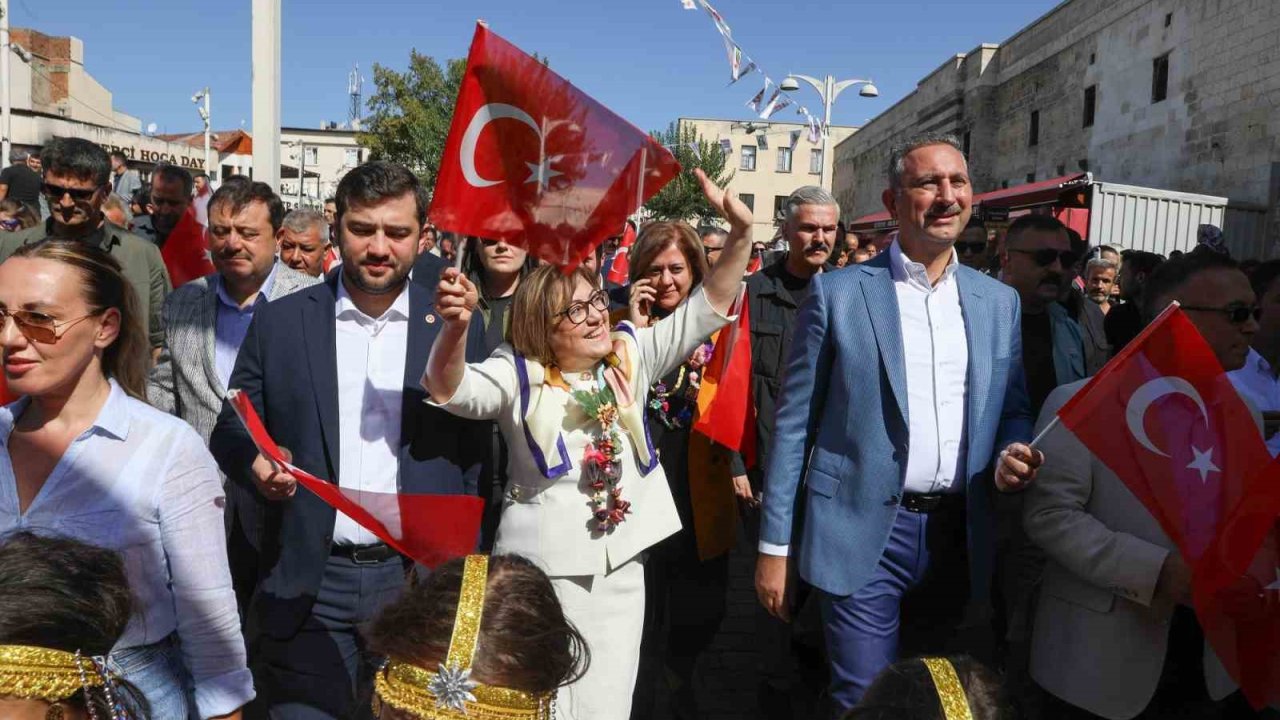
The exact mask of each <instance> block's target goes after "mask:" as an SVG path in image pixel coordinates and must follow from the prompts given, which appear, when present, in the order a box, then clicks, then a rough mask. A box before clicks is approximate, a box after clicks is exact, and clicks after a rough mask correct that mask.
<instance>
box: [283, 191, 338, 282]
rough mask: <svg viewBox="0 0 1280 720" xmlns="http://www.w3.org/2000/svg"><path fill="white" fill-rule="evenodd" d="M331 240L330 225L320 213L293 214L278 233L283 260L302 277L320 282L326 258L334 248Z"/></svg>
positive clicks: (297, 211)
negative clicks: (302, 274) (308, 276)
mask: <svg viewBox="0 0 1280 720" xmlns="http://www.w3.org/2000/svg"><path fill="white" fill-rule="evenodd" d="M329 238H330V236H329V224H328V223H327V222H325V219H324V215H321V214H320V212H319V211H318V210H314V209H312V208H297V209H295V210H290V211H289V214H288V215H285V216H284V225H283V226H281V227H280V229H279V231H277V232H276V244H277V246H278V247H279V248H280V260H281V261H282V262H284V264H286V265H288V266H289V267H291V268H293V269H294V270H297V271H298V272H300V273H306V274H307V275H310V276H312V277H317V278H318V277H320V276H321V275H323V274H324V270H325V256H326V255H328V254H329V249H330V247H332V245H331V243H330V239H329Z"/></svg>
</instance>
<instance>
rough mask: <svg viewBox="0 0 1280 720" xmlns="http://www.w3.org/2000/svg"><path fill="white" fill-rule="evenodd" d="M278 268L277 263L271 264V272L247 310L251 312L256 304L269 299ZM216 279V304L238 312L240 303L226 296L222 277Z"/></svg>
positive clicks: (278, 264)
mask: <svg viewBox="0 0 1280 720" xmlns="http://www.w3.org/2000/svg"><path fill="white" fill-rule="evenodd" d="M279 267H280V263H279V262H274V263H272V264H271V272H269V273H267V279H266V280H263V281H262V287H260V288H258V297H257V299H256V300H254V301H253V304H252V305H251V306H250V308H249V309H251V310H252V309H253V308H255V307H257V306H258V303H260V302H264V301H266V300H268V299H270V297H271V289H272V288H273V287H275V284H276V270H277V269H279ZM216 277H217V280H216V281H215V282H214V292H215V293H217V295H218V302H220V303H222V304H223V305H226V306H227V307H229V308H231V309H233V310H240V303H238V302H236V301H235V299H234V298H232V297H231V296H230V295H228V294H227V289H226V287H225V286H224V284H223V282H222V276H221V275H218V276H216Z"/></svg>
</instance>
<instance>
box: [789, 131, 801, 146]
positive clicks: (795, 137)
mask: <svg viewBox="0 0 1280 720" xmlns="http://www.w3.org/2000/svg"><path fill="white" fill-rule="evenodd" d="M798 142H800V131H799V130H792V131H791V149H792V150H795V149H796V143H798Z"/></svg>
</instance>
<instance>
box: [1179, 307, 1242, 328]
mask: <svg viewBox="0 0 1280 720" xmlns="http://www.w3.org/2000/svg"><path fill="white" fill-rule="evenodd" d="M1182 309H1183V310H1198V311H1200V312H1216V313H1223V314H1225V315H1226V316H1227V320H1229V321H1230V322H1231V324H1232V325H1243V324H1245V323H1247V322H1249V318H1253V319H1254V320H1255V321H1260V320H1262V308H1260V307H1258V306H1257V305H1228V306H1227V307H1204V306H1199V305H1183V306H1182Z"/></svg>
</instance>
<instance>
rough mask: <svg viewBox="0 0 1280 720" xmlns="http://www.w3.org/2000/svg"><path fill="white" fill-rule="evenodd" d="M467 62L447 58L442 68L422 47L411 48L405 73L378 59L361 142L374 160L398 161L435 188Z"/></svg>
mask: <svg viewBox="0 0 1280 720" xmlns="http://www.w3.org/2000/svg"><path fill="white" fill-rule="evenodd" d="M466 67H467V61H466V60H461V59H457V60H447V61H445V65H444V67H441V65H440V63H438V62H436V60H435V58H433V57H430V56H428V55H423V54H421V53H419V52H418V51H417V50H413V51H412V52H410V54H409V67H408V69H407V70H405V71H404V72H403V73H402V72H398V71H396V70H395V69H393V68H389V67H385V66H383V65H378V64H376V63H375V64H374V66H373V83H374V85H375V86H376V88H377V89H376V90H375V91H374V93H373V97H371V98H369V103H368V107H369V115H368V117H367V118H365V130H364V132H361V133H359V134H358V135H357V136H356V138H357V141H358V142H359V143H360V144H361V145H363V146H365V147H367V148H369V151H370V156H371V158H372V159H376V160H391V161H393V162H398V163H400V164H402V165H404V166H405V167H408V168H409V169H410V170H412V171H413V172H414V174H416V175H417V176H418V178H419V179H420V180H421V181H422V183H423V185H424V186H425V187H428V188H430V187H434V186H435V181H436V175H437V174H438V173H439V172H440V156H441V155H442V154H443V153H444V143H445V140H446V139H447V138H448V137H449V123H450V122H451V121H452V120H453V105H454V102H455V101H456V100H457V98H458V90H459V88H461V86H462V74H463V72H464V71H465V70H466Z"/></svg>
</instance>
